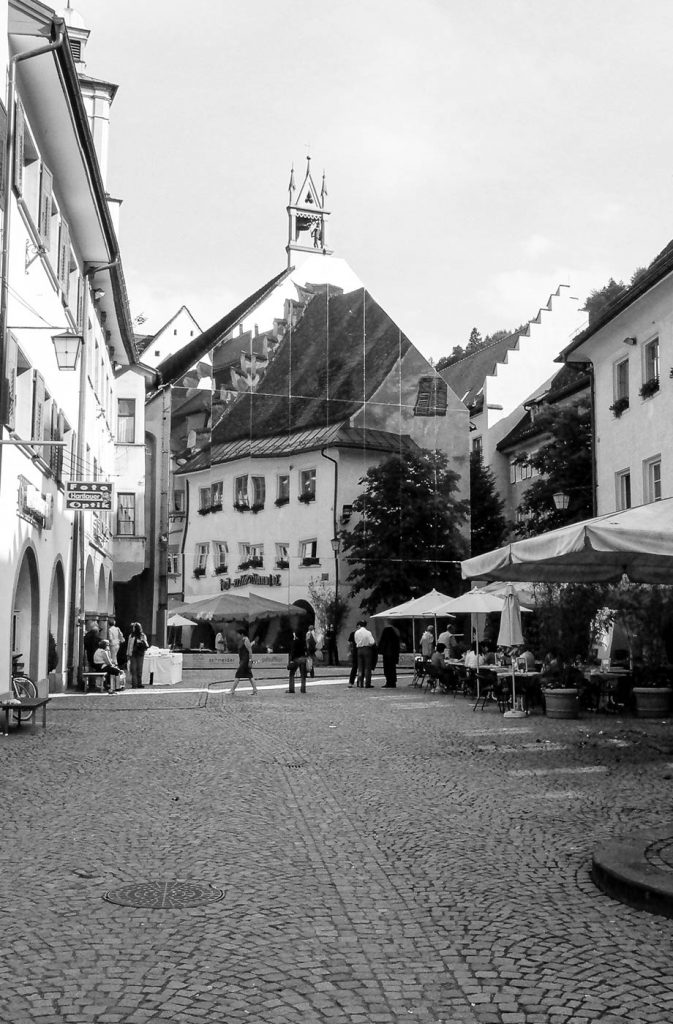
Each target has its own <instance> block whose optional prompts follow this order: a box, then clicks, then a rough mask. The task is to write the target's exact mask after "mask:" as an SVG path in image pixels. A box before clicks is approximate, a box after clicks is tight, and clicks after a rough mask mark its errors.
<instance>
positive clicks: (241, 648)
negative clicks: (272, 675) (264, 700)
mask: <svg viewBox="0 0 673 1024" xmlns="http://www.w3.org/2000/svg"><path fill="white" fill-rule="evenodd" d="M237 632H238V635H239V637H240V643H239V645H238V668H237V669H236V673H235V675H234V683H233V686H232V687H231V689H230V690H225V693H230V694H231V695H232V697H233V695H234V694H235V693H236V687H237V686H238V684H239V682H240V681H241V679H249V680H250V685H251V686H252V695H253V697H256V696H257V687H256V686H255V680H254V679H253V678H252V664H251V661H252V644H251V643H250V639H249V637H248V631H247V629H244V628H243V627H241V629H239V630H238V631H237Z"/></svg>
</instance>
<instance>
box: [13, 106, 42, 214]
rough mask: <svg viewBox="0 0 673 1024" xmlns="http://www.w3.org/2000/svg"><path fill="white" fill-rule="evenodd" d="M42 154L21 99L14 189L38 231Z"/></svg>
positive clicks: (17, 122)
mask: <svg viewBox="0 0 673 1024" xmlns="http://www.w3.org/2000/svg"><path fill="white" fill-rule="evenodd" d="M41 171H42V167H41V163H40V154H39V153H38V150H37V146H36V145H35V141H34V139H33V136H32V135H31V132H30V129H29V127H28V123H27V121H26V114H25V111H24V109H23V105H22V103H21V101H20V100H17V104H16V124H15V132H14V191H15V192H16V194H17V195H18V196H20V197H21V199H22V200H23V210H24V213H27V214H28V215H29V217H30V220H31V221H32V227H33V230H34V231H35V232H38V226H39V223H40V196H41V182H42V174H41Z"/></svg>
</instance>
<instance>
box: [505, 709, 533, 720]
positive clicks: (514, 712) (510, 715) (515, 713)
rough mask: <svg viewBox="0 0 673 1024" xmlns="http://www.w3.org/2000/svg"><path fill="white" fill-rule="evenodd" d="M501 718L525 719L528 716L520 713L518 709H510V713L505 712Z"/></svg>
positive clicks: (523, 712)
mask: <svg viewBox="0 0 673 1024" xmlns="http://www.w3.org/2000/svg"><path fill="white" fill-rule="evenodd" d="M502 717H503V718H527V717H528V715H527V714H526V712H525V711H520V710H519V708H512V709H511V710H510V711H505V713H504V715H503V716H502Z"/></svg>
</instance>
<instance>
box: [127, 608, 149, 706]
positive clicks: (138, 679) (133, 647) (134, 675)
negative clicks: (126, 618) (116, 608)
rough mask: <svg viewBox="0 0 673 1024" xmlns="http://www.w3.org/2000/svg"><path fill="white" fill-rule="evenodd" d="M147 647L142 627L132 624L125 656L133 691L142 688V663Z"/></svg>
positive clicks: (135, 623) (137, 623) (136, 623)
mask: <svg viewBox="0 0 673 1024" xmlns="http://www.w3.org/2000/svg"><path fill="white" fill-rule="evenodd" d="M149 646H150V645H149V643H148V641H147V637H146V636H145V634H144V632H143V627H142V626H141V625H140V623H139V622H132V623H131V629H130V632H129V639H128V644H127V648H126V655H127V658H128V663H129V668H130V672H131V686H132V688H133V689H134V690H141V689H142V687H143V662H144V660H145V651H146V650H147V649H148V648H149Z"/></svg>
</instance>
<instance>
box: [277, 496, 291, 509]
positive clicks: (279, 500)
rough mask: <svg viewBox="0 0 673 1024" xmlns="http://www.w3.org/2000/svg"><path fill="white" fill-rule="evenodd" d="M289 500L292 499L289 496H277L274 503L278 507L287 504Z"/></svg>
mask: <svg viewBox="0 0 673 1024" xmlns="http://www.w3.org/2000/svg"><path fill="white" fill-rule="evenodd" d="M289 501H290V499H289V498H276V500H275V502H274V504H275V506H276V508H280V507H281V505H287V504H288V503H289Z"/></svg>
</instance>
